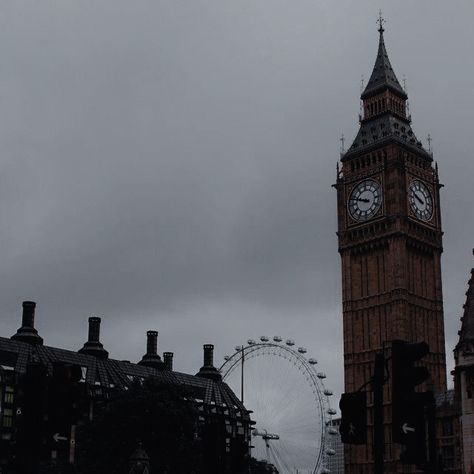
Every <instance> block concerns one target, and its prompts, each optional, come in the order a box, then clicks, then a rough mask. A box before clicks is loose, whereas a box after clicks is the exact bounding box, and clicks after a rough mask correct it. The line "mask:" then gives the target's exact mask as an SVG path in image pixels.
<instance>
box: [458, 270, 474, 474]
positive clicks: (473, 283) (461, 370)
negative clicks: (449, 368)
mask: <svg viewBox="0 0 474 474" xmlns="http://www.w3.org/2000/svg"><path fill="white" fill-rule="evenodd" d="M454 360H455V369H454V387H455V394H456V405H457V408H458V412H459V414H460V431H461V436H460V438H461V451H462V466H463V470H462V472H463V474H473V473H474V268H473V269H472V270H471V278H470V279H469V284H468V290H467V292H466V303H465V305H464V314H463V316H462V318H461V330H460V331H459V342H458V343H457V345H456V348H455V349H454Z"/></svg>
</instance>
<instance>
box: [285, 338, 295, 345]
mask: <svg viewBox="0 0 474 474" xmlns="http://www.w3.org/2000/svg"><path fill="white" fill-rule="evenodd" d="M286 345H287V346H294V345H295V341H293V339H287V340H286Z"/></svg>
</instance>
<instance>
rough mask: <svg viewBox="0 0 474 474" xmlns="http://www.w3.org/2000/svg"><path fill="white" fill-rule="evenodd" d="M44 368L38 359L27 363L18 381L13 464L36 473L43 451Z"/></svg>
mask: <svg viewBox="0 0 474 474" xmlns="http://www.w3.org/2000/svg"><path fill="white" fill-rule="evenodd" d="M46 386H47V369H46V367H45V366H44V365H43V364H41V363H39V362H33V363H29V364H28V365H27V367H26V372H25V374H24V375H23V376H22V377H21V379H20V381H19V387H18V388H19V399H18V402H17V414H18V434H17V443H16V467H17V470H18V472H21V473H23V474H30V473H35V472H36V470H37V469H38V465H39V462H40V458H41V453H42V444H43V434H44V416H45V399H46Z"/></svg>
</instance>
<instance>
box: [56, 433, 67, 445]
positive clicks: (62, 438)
mask: <svg viewBox="0 0 474 474" xmlns="http://www.w3.org/2000/svg"><path fill="white" fill-rule="evenodd" d="M53 439H54V441H55V442H56V443H58V442H59V441H67V438H66V437H65V436H61V435H60V434H59V433H54V435H53Z"/></svg>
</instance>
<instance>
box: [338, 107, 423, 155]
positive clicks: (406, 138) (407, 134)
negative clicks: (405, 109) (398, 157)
mask: <svg viewBox="0 0 474 474" xmlns="http://www.w3.org/2000/svg"><path fill="white" fill-rule="evenodd" d="M386 140H390V141H396V142H398V143H400V144H401V145H402V146H404V147H407V148H412V149H413V151H415V152H416V153H418V154H420V153H421V154H422V155H424V156H425V158H426V159H428V160H430V161H431V160H432V157H431V155H430V154H429V153H428V152H427V151H426V150H425V149H424V148H423V145H422V144H421V142H420V141H419V140H418V139H417V138H416V136H415V133H414V132H413V130H412V128H411V125H410V122H409V121H407V120H404V119H402V118H399V117H397V116H396V115H393V114H392V113H390V112H388V111H387V112H384V113H383V114H380V115H378V116H377V117H373V118H370V119H369V120H366V121H363V122H362V123H361V126H360V129H359V132H358V133H357V136H356V138H355V139H354V141H353V143H352V145H351V147H350V148H349V149H348V150H347V152H346V154H345V155H344V157H343V158H342V161H345V160H346V159H348V158H349V157H350V156H351V155H353V154H355V153H359V152H365V151H368V149H370V148H371V147H373V146H377V147H379V146H380V145H382V144H383V142H384V141H386Z"/></svg>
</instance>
